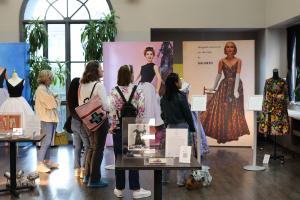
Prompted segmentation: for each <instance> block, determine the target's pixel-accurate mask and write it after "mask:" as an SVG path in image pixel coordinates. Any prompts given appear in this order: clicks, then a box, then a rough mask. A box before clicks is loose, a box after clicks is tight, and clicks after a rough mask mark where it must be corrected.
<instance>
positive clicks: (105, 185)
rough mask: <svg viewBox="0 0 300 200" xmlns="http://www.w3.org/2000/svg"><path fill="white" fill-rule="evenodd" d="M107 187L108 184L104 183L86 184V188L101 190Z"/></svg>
mask: <svg viewBox="0 0 300 200" xmlns="http://www.w3.org/2000/svg"><path fill="white" fill-rule="evenodd" d="M107 186H108V183H107V182H105V181H102V180H100V181H97V182H92V183H91V182H90V183H88V185H87V187H89V188H102V187H107Z"/></svg>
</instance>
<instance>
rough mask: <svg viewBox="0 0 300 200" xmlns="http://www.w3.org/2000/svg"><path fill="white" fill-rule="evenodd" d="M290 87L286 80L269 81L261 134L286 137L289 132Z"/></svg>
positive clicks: (264, 102) (265, 95) (265, 94)
mask: <svg viewBox="0 0 300 200" xmlns="http://www.w3.org/2000/svg"><path fill="white" fill-rule="evenodd" d="M288 102H289V97H288V86H287V83H286V81H285V80H284V79H282V78H278V79H273V78H270V79H267V80H266V83H265V87H264V100H263V106H262V113H261V115H260V119H259V122H260V123H259V132H261V133H264V134H270V135H285V134H288V132H289V119H288V111H287V108H288Z"/></svg>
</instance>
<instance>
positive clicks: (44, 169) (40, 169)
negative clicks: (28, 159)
mask: <svg viewBox="0 0 300 200" xmlns="http://www.w3.org/2000/svg"><path fill="white" fill-rule="evenodd" d="M36 170H37V171H38V172H41V173H48V172H50V171H51V170H50V169H49V168H48V167H47V166H46V165H45V164H44V163H42V162H40V163H39V164H38V166H37V169H36Z"/></svg>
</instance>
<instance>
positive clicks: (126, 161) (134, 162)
mask: <svg viewBox="0 0 300 200" xmlns="http://www.w3.org/2000/svg"><path fill="white" fill-rule="evenodd" d="M118 169H119V170H153V171H154V199H155V200H161V199H162V170H184V169H186V170H192V169H201V164H200V163H199V162H198V161H197V160H196V158H194V157H193V156H192V158H191V163H188V164H186V163H179V162H178V158H174V163H173V164H172V165H164V164H162V165H159V164H152V165H149V164H146V165H145V163H144V158H127V157H124V156H123V158H122V157H121V156H118V157H117V161H116V170H118Z"/></svg>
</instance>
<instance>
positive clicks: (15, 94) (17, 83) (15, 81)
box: [0, 71, 34, 129]
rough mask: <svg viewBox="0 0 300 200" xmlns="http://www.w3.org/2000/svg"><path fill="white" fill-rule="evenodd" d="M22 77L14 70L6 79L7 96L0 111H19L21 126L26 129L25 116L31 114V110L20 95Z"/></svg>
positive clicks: (22, 83)
mask: <svg viewBox="0 0 300 200" xmlns="http://www.w3.org/2000/svg"><path fill="white" fill-rule="evenodd" d="M24 82H25V81H24V79H21V78H20V77H19V76H18V74H17V72H16V71H14V72H13V73H12V76H11V78H10V79H8V80H7V81H6V85H7V89H8V93H9V98H7V99H6V100H5V101H4V102H3V103H2V105H1V106H0V113H20V114H21V115H22V127H23V129H26V117H27V116H33V115H34V113H33V110H32V108H31V107H30V105H29V104H28V102H27V101H26V99H25V98H24V97H23V96H22V91H23V88H24Z"/></svg>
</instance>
